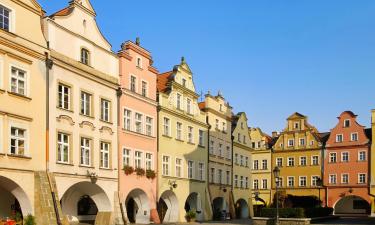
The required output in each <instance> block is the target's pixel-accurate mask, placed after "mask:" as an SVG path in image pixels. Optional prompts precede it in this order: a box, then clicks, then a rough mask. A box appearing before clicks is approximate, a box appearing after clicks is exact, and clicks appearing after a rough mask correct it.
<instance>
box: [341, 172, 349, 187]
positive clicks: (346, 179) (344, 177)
mask: <svg viewBox="0 0 375 225" xmlns="http://www.w3.org/2000/svg"><path fill="white" fill-rule="evenodd" d="M341 183H342V184H348V183H349V174H347V173H345V174H341Z"/></svg>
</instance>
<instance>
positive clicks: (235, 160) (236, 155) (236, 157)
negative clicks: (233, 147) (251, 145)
mask: <svg viewBox="0 0 375 225" xmlns="http://www.w3.org/2000/svg"><path fill="white" fill-rule="evenodd" d="M257 162H258V161H257ZM234 163H235V164H237V165H238V153H235V154H234ZM254 165H255V161H254Z"/></svg>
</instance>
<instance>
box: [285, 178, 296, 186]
mask: <svg viewBox="0 0 375 225" xmlns="http://www.w3.org/2000/svg"><path fill="white" fill-rule="evenodd" d="M289 178H293V186H290V185H289ZM286 185H287V187H295V186H296V179H295V177H294V176H287V177H286Z"/></svg>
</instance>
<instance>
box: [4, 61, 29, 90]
mask: <svg viewBox="0 0 375 225" xmlns="http://www.w3.org/2000/svg"><path fill="white" fill-rule="evenodd" d="M12 67H14V68H15V69H18V70H22V71H24V72H25V79H24V81H25V94H24V96H26V97H30V96H31V95H30V94H31V91H30V82H31V79H30V77H31V76H30V69H29V66H25V65H24V64H20V62H18V61H15V60H11V62H10V63H9V68H8V69H9V76H8V82H9V83H8V91H9V92H12ZM26 67H27V68H28V69H26Z"/></svg>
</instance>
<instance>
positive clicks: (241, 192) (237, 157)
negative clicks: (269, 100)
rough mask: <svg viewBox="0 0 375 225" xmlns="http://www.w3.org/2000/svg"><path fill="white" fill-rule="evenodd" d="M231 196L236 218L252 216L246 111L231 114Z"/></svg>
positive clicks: (249, 152) (249, 145) (249, 150)
mask: <svg viewBox="0 0 375 225" xmlns="http://www.w3.org/2000/svg"><path fill="white" fill-rule="evenodd" d="M232 130H233V131H232V135H233V137H234V138H233V155H234V158H233V161H234V162H233V177H234V179H233V196H234V202H235V208H236V218H237V219H245V218H249V217H253V203H252V191H251V183H252V178H251V167H250V166H251V161H252V160H251V141H250V135H249V128H248V125H247V117H246V113H244V112H242V113H238V114H237V115H236V116H233V121H232Z"/></svg>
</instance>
